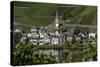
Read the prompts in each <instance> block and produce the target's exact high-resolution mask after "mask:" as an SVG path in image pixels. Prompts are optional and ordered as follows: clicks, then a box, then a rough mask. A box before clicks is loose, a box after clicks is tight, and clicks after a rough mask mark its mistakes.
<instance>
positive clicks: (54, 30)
mask: <svg viewBox="0 0 100 67" xmlns="http://www.w3.org/2000/svg"><path fill="white" fill-rule="evenodd" d="M61 25H63V21H61V20H59V16H58V11H56V16H55V20H54V22H53V26H52V27H49V26H32V28H31V29H30V32H26V33H22V29H20V28H17V29H15V30H14V32H19V33H22V37H21V39H20V43H22V44H25V42H26V40H28V41H29V42H32V44H33V45H44V44H48V45H62V44H64V43H65V42H66V41H69V42H70V43H72V42H71V41H72V40H73V39H76V40H78V41H80V43H81V44H83V43H84V42H86V40H88V39H90V38H92V39H95V38H96V32H95V30H94V31H92V32H89V33H87V32H85V33H82V32H80V33H78V35H76V34H75V26H70V27H69V28H68V29H67V30H66V31H64V32H62V31H61V30H60V28H61ZM72 44H73V43H72Z"/></svg>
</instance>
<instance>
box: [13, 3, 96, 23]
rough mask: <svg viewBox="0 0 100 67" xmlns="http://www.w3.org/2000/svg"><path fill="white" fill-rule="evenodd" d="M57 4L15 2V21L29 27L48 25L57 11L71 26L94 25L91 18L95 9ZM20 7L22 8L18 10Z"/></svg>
mask: <svg viewBox="0 0 100 67" xmlns="http://www.w3.org/2000/svg"><path fill="white" fill-rule="evenodd" d="M63 6H64V5H57V4H42V3H39V4H37V3H25V2H15V5H14V16H15V21H17V22H19V23H22V24H29V25H48V24H50V23H52V21H53V20H54V16H55V11H56V10H57V9H59V14H60V16H62V17H64V18H65V20H67V19H69V20H70V22H65V23H71V24H77V23H78V24H90V25H91V24H95V22H93V18H94V17H96V7H94V6H92V7H91V6H81V7H63ZM20 7H22V8H20Z"/></svg>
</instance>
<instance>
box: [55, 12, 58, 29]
mask: <svg viewBox="0 0 100 67" xmlns="http://www.w3.org/2000/svg"><path fill="white" fill-rule="evenodd" d="M55 28H56V29H59V16H58V10H56V17H55Z"/></svg>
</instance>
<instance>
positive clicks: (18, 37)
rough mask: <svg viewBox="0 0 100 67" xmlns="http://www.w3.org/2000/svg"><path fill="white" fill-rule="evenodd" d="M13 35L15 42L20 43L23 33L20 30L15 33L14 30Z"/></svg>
mask: <svg viewBox="0 0 100 67" xmlns="http://www.w3.org/2000/svg"><path fill="white" fill-rule="evenodd" d="M13 35H14V43H15V44H18V43H19V42H20V39H21V37H22V33H19V32H16V33H15V32H14V33H13Z"/></svg>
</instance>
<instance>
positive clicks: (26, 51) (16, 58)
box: [12, 42, 56, 65]
mask: <svg viewBox="0 0 100 67" xmlns="http://www.w3.org/2000/svg"><path fill="white" fill-rule="evenodd" d="M37 51H38V50H37V49H36V48H34V45H32V43H31V42H29V43H28V44H25V45H21V44H18V45H16V47H15V48H14V50H13V61H12V62H13V65H32V64H48V63H56V61H55V60H54V58H53V57H51V56H48V55H46V54H39V53H38V52H37Z"/></svg>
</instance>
